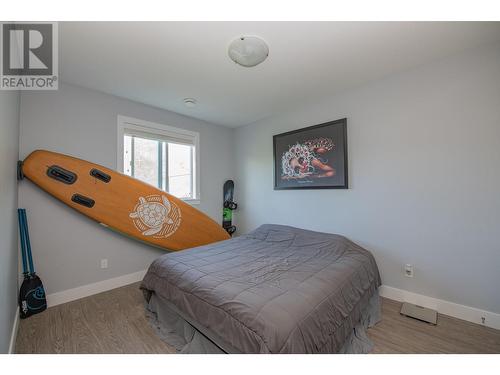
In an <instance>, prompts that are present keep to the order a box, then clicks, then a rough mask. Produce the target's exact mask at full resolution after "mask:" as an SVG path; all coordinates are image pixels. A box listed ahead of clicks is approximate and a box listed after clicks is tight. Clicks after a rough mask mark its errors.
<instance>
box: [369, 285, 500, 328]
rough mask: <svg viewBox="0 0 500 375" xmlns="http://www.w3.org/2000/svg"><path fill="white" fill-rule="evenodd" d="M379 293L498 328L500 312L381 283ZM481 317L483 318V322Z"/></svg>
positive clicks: (499, 325) (499, 326)
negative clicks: (480, 308)
mask: <svg viewBox="0 0 500 375" xmlns="http://www.w3.org/2000/svg"><path fill="white" fill-rule="evenodd" d="M379 292H380V295H381V296H382V297H386V298H389V299H392V300H396V301H400V302H409V303H413V304H416V305H420V306H423V307H427V308H430V309H434V310H437V311H438V312H439V313H440V314H444V315H449V316H452V317H454V318H458V319H462V320H466V321H468V322H472V323H477V324H481V325H484V326H487V327H491V328H495V329H500V314H497V313H494V312H491V311H485V310H479V309H476V308H474V307H470V306H465V305H459V304H457V303H453V302H449V301H445V300H442V299H437V298H432V297H427V296H424V295H422V294H417V293H413V292H409V291H407V290H403V289H397V288H393V287H391V286H387V285H382V286H381V287H380V289H379ZM482 318H484V323H483V320H482Z"/></svg>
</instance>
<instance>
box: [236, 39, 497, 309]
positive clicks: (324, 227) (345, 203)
mask: <svg viewBox="0 0 500 375" xmlns="http://www.w3.org/2000/svg"><path fill="white" fill-rule="evenodd" d="M343 117H347V119H348V123H347V127H348V148H349V180H350V188H349V190H312V191H311V190H309V191H307V190H303V191H273V155H272V136H273V135H274V134H278V133H281V132H285V131H288V130H292V129H298V128H302V127H305V126H308V125H314V124H318V123H322V122H326V121H329V120H335V119H339V118H343ZM235 148H236V150H238V153H237V162H236V169H235V171H236V184H237V185H236V186H237V187H238V188H237V200H238V201H239V202H240V205H239V211H238V225H239V226H240V228H241V229H242V231H248V230H251V229H253V228H255V227H257V226H258V225H260V224H263V223H279V224H289V225H294V226H298V227H303V228H309V229H313V230H318V231H325V232H333V233H340V234H343V235H346V236H347V237H349V238H351V239H352V240H353V241H355V242H357V243H359V244H361V245H362V246H364V247H366V248H367V249H369V250H371V251H372V252H373V253H374V255H375V257H376V259H377V263H378V265H379V268H380V271H381V274H382V279H383V283H384V284H386V285H389V286H392V287H396V288H401V289H406V290H409V291H413V292H415V293H421V294H424V295H427V296H432V297H435V298H441V299H444V300H448V301H452V302H455V303H459V304H465V305H469V306H474V307H477V308H481V309H485V310H489V311H493V312H497V313H498V312H500V297H499V296H500V294H499V291H498V288H499V286H500V272H499V269H500V250H499V249H500V193H499V192H500V188H499V187H500V46H499V45H494V46H487V47H483V48H480V49H477V50H472V51H467V52H465V53H462V54H461V55H457V56H453V57H449V58H447V59H444V60H441V61H437V62H434V63H432V64H429V65H426V66H422V67H420V68H418V69H414V70H412V71H407V72H404V73H401V74H399V75H396V76H392V77H390V78H387V79H385V80H382V81H379V82H375V83H372V84H370V85H368V86H365V87H363V88H359V89H356V90H353V91H350V92H347V93H345V94H343V95H339V96H335V97H332V98H327V99H325V100H324V101H323V102H320V103H316V104H314V105H309V106H305V107H304V108H301V109H291V110H290V111H289V112H288V113H285V114H282V115H280V116H275V117H273V118H270V119H266V120H263V121H261V122H259V123H256V124H253V125H250V126H246V127H243V128H239V129H237V130H236V134H235ZM405 263H412V264H413V265H414V267H415V277H414V278H413V279H409V278H406V277H404V276H403V273H402V268H403V264H405Z"/></svg>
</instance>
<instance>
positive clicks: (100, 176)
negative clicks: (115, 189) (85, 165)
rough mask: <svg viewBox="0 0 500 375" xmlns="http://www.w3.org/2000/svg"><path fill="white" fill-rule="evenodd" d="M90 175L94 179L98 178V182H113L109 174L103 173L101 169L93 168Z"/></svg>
mask: <svg viewBox="0 0 500 375" xmlns="http://www.w3.org/2000/svg"><path fill="white" fill-rule="evenodd" d="M90 175H91V176H92V177H95V178H97V179H98V180H101V181H103V182H105V183H108V182H109V181H111V176H110V175H109V174H107V173H104V172H103V171H100V170H99V169H96V168H92V169H91V170H90Z"/></svg>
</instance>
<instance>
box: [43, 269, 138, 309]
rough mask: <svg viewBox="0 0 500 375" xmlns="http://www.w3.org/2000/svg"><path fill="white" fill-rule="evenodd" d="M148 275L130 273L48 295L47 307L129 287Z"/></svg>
mask: <svg viewBox="0 0 500 375" xmlns="http://www.w3.org/2000/svg"><path fill="white" fill-rule="evenodd" d="M145 274H146V270H144V271H139V272H134V273H129V274H127V275H123V276H118V277H115V278H113V279H108V280H103V281H99V282H97V283H93V284H87V285H83V286H79V287H77V288H73V289H68V290H63V291H62V292H57V293H53V294H48V295H47V306H48V307H52V306H56V305H60V304H61V303H66V302H70V301H74V300H77V299H80V298H84V297H88V296H91V295H94V294H98V293H102V292H106V291H108V290H111V289H115V288H119V287H121V286H125V285H129V284H132V283H135V282H138V281H141V280H142V279H143V277H144V275H145Z"/></svg>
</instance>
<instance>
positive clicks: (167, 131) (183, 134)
mask: <svg viewBox="0 0 500 375" xmlns="http://www.w3.org/2000/svg"><path fill="white" fill-rule="evenodd" d="M127 130H128V131H130V132H142V133H148V134H152V135H159V136H160V137H164V138H166V139H169V138H170V139H173V140H174V143H175V140H180V141H181V142H182V140H185V141H186V144H188V143H189V144H193V146H194V148H195V150H194V154H195V156H194V159H195V163H194V164H195V165H194V166H193V167H194V173H193V179H194V181H193V189H194V191H193V198H188V199H182V200H183V201H184V202H186V203H190V204H199V203H200V200H201V191H200V133H198V132H193V131H190V130H185V129H180V128H175V127H173V126H169V125H164V124H158V123H156V122H151V121H146V120H140V119H136V118H133V117H128V116H121V115H118V132H117V133H118V143H117V145H118V147H117V158H116V162H117V170H118V171H119V172H121V173H123V149H124V144H123V139H124V136H125V134H126V133H127ZM181 142H179V143H181Z"/></svg>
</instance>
